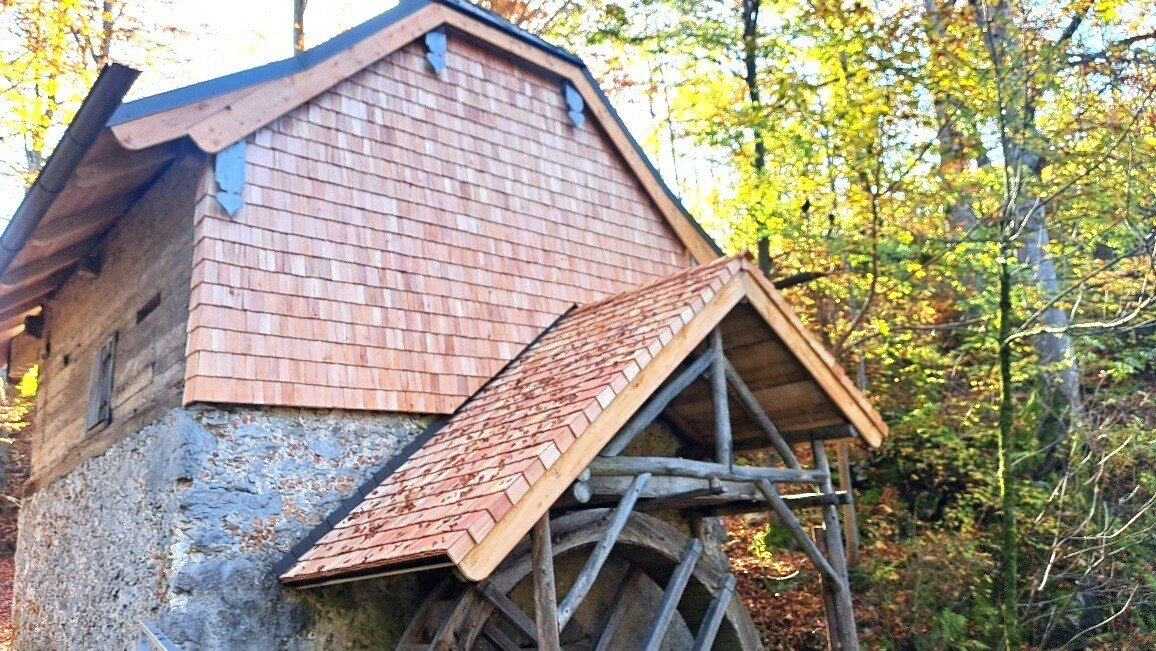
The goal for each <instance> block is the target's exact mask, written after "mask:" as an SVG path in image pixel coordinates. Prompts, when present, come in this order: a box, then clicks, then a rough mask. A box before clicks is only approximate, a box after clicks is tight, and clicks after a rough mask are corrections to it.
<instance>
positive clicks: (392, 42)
mask: <svg viewBox="0 0 1156 651" xmlns="http://www.w3.org/2000/svg"><path fill="white" fill-rule="evenodd" d="M447 13H448V12H447V11H446V10H445V8H443V7H442V6H440V5H432V4H431V5H427V6H426V7H423V8H422V9H420V10H419V11H417V12H415V13H413V14H411V15H409V16H407V17H405V18H403V19H402V20H399V21H397V22H396V23H393V24H392V25H389V26H388V27H385V28H384V29H382V30H381V31H379V32H377V33H376V34H374V35H373V36H370V37H369V38H366V39H364V40H362V41H359V42H357V43H356V44H354V45H353V46H351V47H350V48H349V49H347V50H345V51H344V52H342V53H341V54H338V55H336V56H333V57H330V58H329V59H327V60H325V61H323V62H321V63H319V64H317V65H315V66H313V67H312V68H309V69H307V70H302V71H301V72H298V73H295V74H292V75H289V76H288V77H284V78H282V79H279V80H277V81H276V83H267V84H262V85H260V86H257V87H256V88H255V89H254V90H253V92H251V93H249V94H247V95H245V96H244V97H241V98H239V99H237V100H236V101H234V102H232V103H230V104H229V105H228V106H226V107H225V108H223V109H221V110H220V111H218V112H217V113H214V114H212V115H210V116H209V117H207V118H205V119H204V120H201V121H200V122H198V123H196V124H194V125H193V126H192V128H190V129H189V137H191V138H192V139H193V142H195V143H197V146H198V147H200V148H201V149H202V150H203V151H205V152H208V153H212V154H215V153H217V152H219V151H221V150H222V149H224V148H226V147H228V146H230V145H232V144H233V143H235V142H237V141H239V140H241V139H242V138H245V137H246V136H248V135H249V134H251V133H253V132H254V131H257V130H258V129H260V128H261V127H263V126H265V125H267V124H269V123H271V122H273V121H274V120H276V119H277V118H279V117H281V116H283V115H285V114H286V113H288V112H289V111H292V110H293V109H295V108H297V107H298V106H301V105H302V104H305V103H306V102H308V101H309V100H311V99H313V98H314V97H316V96H318V95H320V94H321V93H323V92H325V91H326V90H328V89H330V88H332V87H333V86H334V85H335V84H337V83H339V82H341V81H343V80H345V79H348V78H349V77H351V76H353V75H354V74H356V73H358V72H360V71H361V70H363V69H365V68H366V67H368V66H370V65H372V64H373V63H376V62H377V61H380V60H381V59H382V58H384V57H386V56H388V55H390V54H392V53H393V52H395V51H397V50H398V49H400V48H402V47H404V46H405V45H406V44H408V43H410V42H412V41H414V40H416V39H417V38H419V37H420V36H421V35H422V34H425V33H426V32H428V31H430V30H431V29H435V28H437V27H439V26H441V25H443V24H445V22H446V15H447Z"/></svg>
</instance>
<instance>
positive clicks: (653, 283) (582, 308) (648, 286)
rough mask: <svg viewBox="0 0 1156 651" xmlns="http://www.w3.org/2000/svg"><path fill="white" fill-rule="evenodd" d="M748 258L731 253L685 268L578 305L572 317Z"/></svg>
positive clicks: (747, 254) (748, 255) (742, 254)
mask: <svg viewBox="0 0 1156 651" xmlns="http://www.w3.org/2000/svg"><path fill="white" fill-rule="evenodd" d="M750 256H751V254H750V252H749V251H742V252H740V253H732V254H731V255H724V256H720V257H717V258H715V259H714V260H711V261H709V262H706V263H703V264H700V265H695V266H693V267H687V268H686V269H683V270H682V271H677V272H675V273H673V274H671V275H669V276H663V277H661V278H655V279H653V280H650V281H647V282H645V283H643V284H641V285H638V286H637V287H633V288H631V289H627V290H625V291H622V292H619V293H617V294H610V295H609V296H603V297H602V298H600V299H598V300H596V301H592V302H590V303H584V304H582V305H579V306H578V307H577V309H575V310H574V316H578V315H580V314H585V313H586V312H589V311H590V310H593V309H596V308H599V307H601V306H603V305H605V304H606V303H611V302H613V301H616V300H621V299H625V298H627V297H629V296H632V295H634V294H640V293H643V292H646V291H649V290H652V289H654V288H655V287H658V286H659V285H665V284H674V283H676V282H678V281H679V280H682V279H683V278H685V277H686V276H689V275H694V274H699V273H704V272H705V271H706V270H707V269H713V268H715V267H722V266H726V265H727V264H729V263H731V262H733V261H735V260H742V259H744V258H750Z"/></svg>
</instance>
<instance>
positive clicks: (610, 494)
mask: <svg viewBox="0 0 1156 651" xmlns="http://www.w3.org/2000/svg"><path fill="white" fill-rule="evenodd" d="M711 482H717V485H712V484H711ZM629 485H630V478H628V477H594V478H592V479H591V480H590V482H589V487H590V490H591V493H592V494H593V498H592V502H589V503H586V504H587V505H588V506H594V507H600V506H613V505H614V504H615V503H617V501H618V500H619V499H621V497H622V495H623V494H624V493H625V492H626V489H627V488H628V487H629ZM782 498H783V501H784V502H785V503H786V504H787V506H789V507H790V508H791V509H792V510H794V509H800V508H813V507H819V506H826V505H830V504H833V505H839V506H841V505H843V504H846V503H847V501H848V499H849V497H848V495H847V493H845V492H844V491H835V494H834V495H828V494H827V493H819V492H810V493H796V494H792V495H783V496H782ZM571 506H572V505H571ZM768 506H769V505H768V503H767V501H766V498H765V497H763V494H762V492H761V491H760V490H759V489H758V487H757V486H755V484H754V483H753V482H752V481H751V480H749V479H747V480H743V481H727V480H707V479H697V478H691V477H676V476H663V475H655V476H653V477H651V478H650V481H649V482H647V484H646V489H645V490H644V491H643V492H642V495H641V496H640V498H639V502H638V504H636V505H635V507H634V509H635V510H636V511H640V512H648V511H673V510H685V511H692V512H695V513H699V514H701V515H704V516H720V515H739V514H744V513H759V512H763V511H766V510H767V508H768Z"/></svg>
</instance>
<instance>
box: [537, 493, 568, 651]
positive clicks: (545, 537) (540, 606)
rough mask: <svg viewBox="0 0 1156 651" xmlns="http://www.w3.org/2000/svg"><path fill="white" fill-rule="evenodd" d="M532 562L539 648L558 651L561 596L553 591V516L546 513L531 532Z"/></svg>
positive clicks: (559, 646)
mask: <svg viewBox="0 0 1156 651" xmlns="http://www.w3.org/2000/svg"><path fill="white" fill-rule="evenodd" d="M530 558H531V559H532V560H531V563H532V567H531V572H532V573H533V575H534V621H535V623H536V625H537V630H538V648H539V649H546V650H548V651H558V649H560V648H561V645H560V644H559V641H558V633H559V629H558V596H557V594H555V588H554V548H553V544H552V543H551V541H550V512H549V511H548V510H547V511H546V512H545V513H543V514H542V517H541V518H539V519H538V522H537V524H535V525H534V528H533V530H531V531H530Z"/></svg>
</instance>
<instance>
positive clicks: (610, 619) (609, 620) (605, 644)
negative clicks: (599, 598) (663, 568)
mask: <svg viewBox="0 0 1156 651" xmlns="http://www.w3.org/2000/svg"><path fill="white" fill-rule="evenodd" d="M641 579H642V570H640V569H638V568H637V567H636V568H634V569H632V570H630V573H629V574H627V575H626V578H625V579H624V580H623V581H622V585H621V586H619V588H618V594H616V595H615V596H614V605H613V606H611V607H610V614H609V615H608V616H607V617H606V621H605V622H604V624H603V626H602V634H601V635H599V636H598V643H597V644H595V645H594V651H606V649H609V648H610V643H611V642H612V641H614V633H615V631H617V630H618V626H619V624H621V623H622V617H623V616H624V615H625V614H626V607H627V606H629V605H630V596H631V594H632V593H633V592H634V590H635V586H637V585H638V582H639V580H641Z"/></svg>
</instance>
